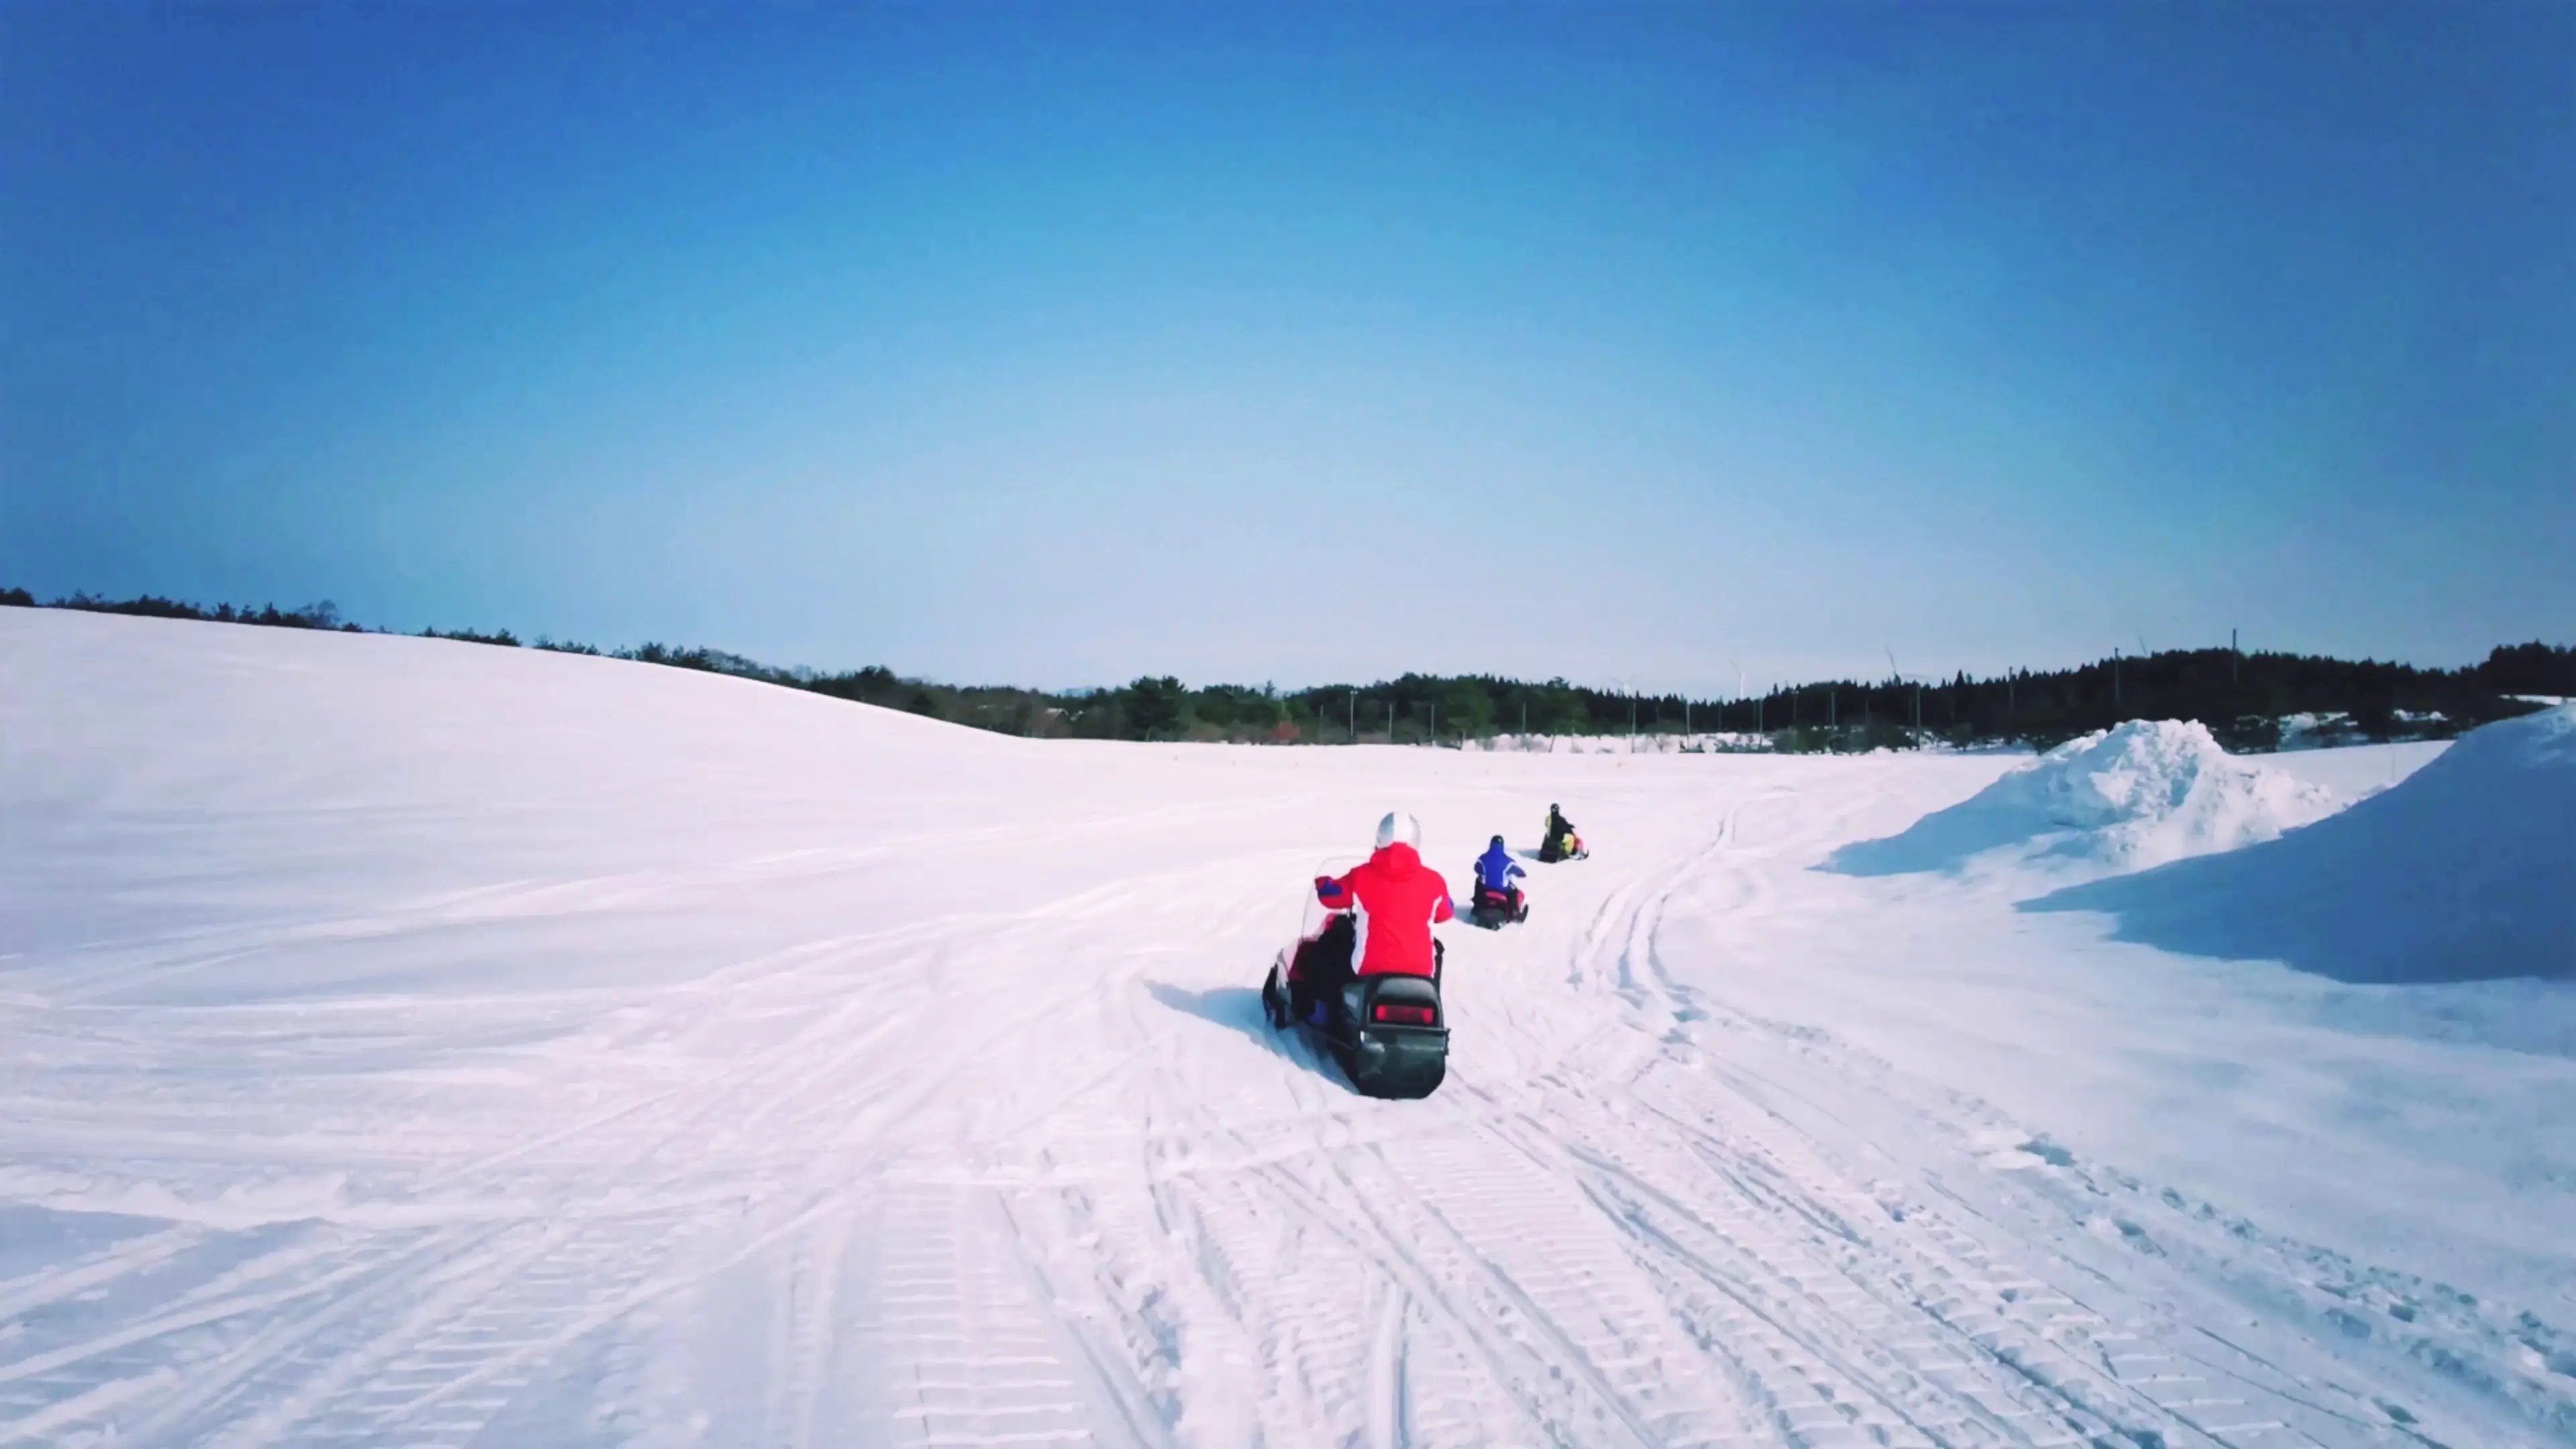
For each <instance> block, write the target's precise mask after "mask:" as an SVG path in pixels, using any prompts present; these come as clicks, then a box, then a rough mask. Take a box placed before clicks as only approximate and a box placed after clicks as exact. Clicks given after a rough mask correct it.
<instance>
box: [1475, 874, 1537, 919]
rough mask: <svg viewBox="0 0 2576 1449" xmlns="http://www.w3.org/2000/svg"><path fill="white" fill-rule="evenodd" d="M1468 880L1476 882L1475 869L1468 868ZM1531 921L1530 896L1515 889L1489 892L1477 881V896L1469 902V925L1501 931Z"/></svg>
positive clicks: (1482, 883)
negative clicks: (1506, 927)
mask: <svg viewBox="0 0 2576 1449" xmlns="http://www.w3.org/2000/svg"><path fill="white" fill-rule="evenodd" d="M1467 878H1468V879H1469V880H1475V878H1476V872H1475V867H1473V866H1469V867H1468V868H1467ZM1528 919H1529V896H1528V895H1527V894H1526V893H1524V892H1522V891H1521V890H1520V889H1518V888H1517V887H1515V888H1514V889H1511V890H1507V891H1489V890H1487V889H1485V885H1484V882H1482V881H1477V883H1476V894H1475V896H1474V897H1473V898H1472V899H1470V900H1469V901H1468V902H1467V923H1468V924H1469V925H1471V926H1482V927H1484V928H1485V929H1486V930H1488V931H1499V930H1501V929H1502V928H1503V927H1505V926H1509V925H1515V924H1517V923H1519V922H1522V921H1526V920H1528Z"/></svg>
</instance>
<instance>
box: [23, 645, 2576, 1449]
mask: <svg viewBox="0 0 2576 1449" xmlns="http://www.w3.org/2000/svg"><path fill="white" fill-rule="evenodd" d="M2463 748H2464V749H2465V748H2466V746H2463ZM2434 753H2435V752H2434V751H2433V750H2431V749H2429V748H2425V747H2407V748H2404V749H2400V750H2396V751H2340V752H2323V753H2320V754H2317V755H2307V756H2299V757H2297V758H2296V759H2292V758H2290V757H2281V758H2280V759H2278V760H2276V761H2273V762H2269V766H2270V767H2271V768H2276V769H2280V770H2285V771H2289V772H2290V773H2291V774H2292V775H2293V776H2295V777H2296V778H2298V779H2302V780H2307V781H2309V782H2310V783H2314V784H2319V785H2323V786H2326V787H2331V788H2332V789H2333V790H2335V791H2336V792H2337V793H2338V794H2339V795H2340V796H2341V797H2342V798H2344V799H2351V798H2354V797H2356V796H2358V795H2360V794H2361V793H2363V792H2364V791H2365V790H2367V789H2369V788H2375V787H2377V786H2379V785H2381V784H2383V783H2386V781H2384V780H2383V779H2382V778H2381V777H2383V776H2385V777H2387V778H2388V780H2394V779H2395V778H2397V777H2399V776H2400V775H2402V773H2403V772H2404V770H2406V769H2409V768H2412V767H2413V766H2415V765H2417V764H2420V763H2421V762H2422V761H2423V760H2424V759H2426V758H2429V757H2430V756H2431V755H2432V754H2434ZM2202 763H2207V762H2202ZM2027 764H2028V761H2027V760H2026V759H2015V758H2011V757H1955V756H1954V757H1906V756H1875V757H1868V758H1860V759H1832V758H1812V757H1793V758H1775V757H1766V756H1755V755H1723V754H1717V755H1669V756H1666V755H1656V756H1646V755H1639V756H1622V755H1575V754H1558V755H1546V754H1520V753H1510V752H1503V753H1492V754H1483V753H1466V752H1459V751H1431V750H1412V749H1367V748H1362V749H1333V750H1269V749H1251V748H1227V747H1215V746H1198V747H1192V746H1169V747H1165V746H1134V745H1112V744H1085V743H1056V744H1037V743H1030V742H1023V741H1018V740H1011V739H1004V738H999V737H994V736H989V735H981V734H973V733H969V732H965V731H961V730H952V729H949V728H946V727H943V726H938V725H933V724H928V723H925V722H923V721H920V720H916V719H912V718H909V717H905V716H900V715H892V714H887V713H884V712H880V711H874V710H869V709H866V708H862V707H858V706H852V705H846V704H841V703H838V702H835V701H831V700H827V699H821V698H817V697H813V696H807V695H802V694H798V693H796V692H793V691H789V690H783V689H776V688H771V687H767V686H762V685H757V684H752V683H746V682H743V681H739V680H733V679H726V678H720V677H714V676H708V675H699V674H691V673H687V672H683V671H678V670H669V669H657V668H653V667H650V666H643V665H632V664H624V663H619V662H615V661H608V660H599V659H588V658H578V657H564V656H553V655H539V654H534V653H526V652H520V651H513V650H505V649H494V648H487V647H482V646H476V645H471V644H458V643H450V642H444V641H433V640H416V639H399V638H383V637H361V636H342V635H320V634H304V633H297V632H293V631H286V630H267V629H249V628H233V627H227V626H220V625H198V624H182V623H170V622H162V621H149V620H132V619H119V618H104V617H96V616H85V615H74V614H62V613H51V612H36V611H28V610H0V1442H27V1443H42V1444H105V1443H114V1444H117V1445H120V1446H126V1445H137V1444H188V1445H194V1444H305V1443H321V1442H326V1441H327V1442H356V1443H384V1444H404V1445H424V1444H427V1445H439V1444H444V1445H469V1444H471V1445H487V1446H503V1445H507V1446H518V1445H535V1444H557V1443H635V1444H681V1443H702V1444H710V1445H736V1444H755V1443H757V1444H932V1443H938V1444H1001V1443H1047V1442H1068V1443H1069V1442H1098V1443H1112V1444H1149V1445H1163V1444H1191V1445H1222V1446H1233V1445H1244V1444H1253V1443H1268V1444H1274V1445H1306V1444H1339V1443H1351V1444H1371V1445H1384V1444H1399V1443H1401V1444H1421V1445H1435V1444H1474V1445H1492V1444H1538V1443H1549V1442H1562V1443H1577V1444H1698V1443H1769V1442H1776V1443H1808V1444H1841V1443H1854V1444H1861V1443H1885V1444H1940V1445H1973V1444H2097V1443H2098V1444H2115V1445H2130V1446H2146V1445H2195V1444H2211V1443H2222V1444H2231V1445H2239V1444H2241V1445H2255V1446H2271V1445H2296V1444H2331V1445H2341V1444H2378V1443H2389V1444H2401V1443H2402V1444H2416V1443H2421V1442H2424V1441H2425V1440H2432V1441H2438V1442H2442V1443H2449V1444H2522V1443H2544V1442H2552V1441H2556V1440H2565V1439H2567V1438H2569V1437H2571V1436H2576V1333H2571V1329H2576V1251H2571V1249H2570V1247H2569V1243H2568V1235H2567V1232H2566V1224H2567V1223H2568V1222H2570V1221H2576V1127H2571V1125H2570V1123H2571V1118H2570V1116H2569V1114H2568V1113H2567V1112H2566V1110H2565V1104H2566V1103H2567V1102H2568V1101H2570V1100H2576V1095H2571V1089H2576V1030H2571V1029H2569V1023H2571V1022H2576V1011H2571V1010H2570V1002H2569V999H2568V996H2567V993H2566V991H2565V990H2564V989H2562V988H2560V987H2556V986H2551V985H2544V984H2537V983H2531V982H2498V983H2487V984H2479V985H2425V986H2407V987H2367V988H2366V987H2355V986H2349V985H2344V984H2341V983H2338V982H2335V981H2333V980H2330V979H2327V978H2325V977H2323V976H2320V975H2317V974H2314V973H2304V972H2298V971H2293V970H2290V969H2288V968H2286V967H2282V966H2278V965H2271V964H2266V963H2262V962H2248V961H2234V960H2213V959H2208V958H2205V957H2201V956H2180V955H2170V954H2166V953H2164V952H2162V951H2159V950H2155V949H2152V948H2150V947H2148V946H2144V945H2140V944H2136V943H2131V942H2122V941H2117V940H2113V939H2110V937H2109V934H2108V932H2109V931H2110V930H2111V929H2112V928H2113V922H2112V919H2111V918H2108V917H2105V916H2102V915H2098V914H2094V913H2091V912H2050V913H2046V914H2032V913H2027V912H2018V911H2015V910H2014V909H2013V908H2012V907H2013V906H2014V905H2015V904H2016V903H2017V902H2019V901H2022V900H2026V899H2028V898H2029V897H2031V896H2032V895H2035V894H2037V893H2038V892H2039V891H2040V890H2041V889H2042V888H2043V887H2044V886H2045V885H2048V884H2053V883H2054V881H2053V880H2052V879H2050V878H2047V877H2043V876H2041V875H2039V874H2036V873H2024V872H2022V871H2020V870H2018V869H2016V868H2011V867H2007V866H1998V867H1997V868H1995V869H1992V870H1983V871H1979V872H1975V873H1969V874H1955V873H1947V872H1938V871H1936V872H1932V873H1928V874H1927V873H1891V874H1871V875H1859V874H1853V873H1850V872H1847V871H1842V870H1829V869H1823V868H1820V867H1822V866H1824V864H1825V863H1826V861H1827V860H1828V858H1829V857H1831V856H1833V854H1834V853H1835V852H1836V851H1837V850H1839V849H1841V848H1842V847H1845V846H1848V845H1851V844H1853V843H1855V842H1859V841H1865V840H1883V839H1887V838H1890V837H1896V836H1899V835H1902V834H1903V833H1904V832H1906V831H1907V830H1908V828H1909V827H1912V826H1913V825H1914V824H1915V822H1917V821H1918V820H1920V819H1922V818H1923V817H1924V816H1926V815H1929V814H1932V813H1933V812H1936V811H1940V810H1944V809H1947V808H1949V807H1952V806H1955V805H1958V804H1960V803H1961V802H1963V801H1965V800H1968V799H1969V798H1970V797H1972V796H1975V795H1976V794H1977V793H1978V792H1979V791H1981V790H1983V789H1985V788H1986V787H1987V786H1990V785H1992V784H1994V783H1995V782H1996V781H1997V780H1998V779H2000V778H2002V777H2003V776H2004V775H2005V773H2006V772H2008V771H2012V770H2015V769H2019V768H2022V767H2024V766H2026V765H2027ZM2212 768H2213V769H2217V768H2220V767H2216V766H2212ZM2213 778H2216V777H2215V776H2213ZM2428 778H2429V777H2428ZM2267 788H2274V787H2267ZM2185 793H2186V794H2187V793H2188V791H2186V792H2185ZM2404 794H2405V790H2404V788H2402V787H2401V788H2400V789H2399V790H2396V791H2392V792H2389V793H2388V794H2387V795H2386V796H2385V797H2384V799H2385V800H2386V802H2387V803H2388V804H2389V805H2391V806H2394V805H2396V804H2398V803H2399V801H2400V799H2401V797H2402V796H2403V795H2404ZM1552 800H1553V801H1558V802H1561V803H1562V804H1563V805H1564V806H1565V808H1566V811H1567V813H1568V814H1569V815H1571V816H1572V817H1573V818H1574V819H1575V820H1576V822H1577V823H1578V824H1579V825H1580V826H1581V827H1582V829H1583V831H1584V834H1585V836H1586V838H1587V840H1589V841H1590V842H1591V843H1592V844H1593V846H1594V848H1595V851H1596V853H1595V856H1594V858H1593V859H1591V860H1589V861H1585V862H1580V863H1575V864H1569V865H1563V866H1554V867H1535V866H1534V867H1533V870H1534V871H1535V873H1536V879H1535V881H1534V884H1533V889H1532V894H1533V899H1534V913H1533V917H1532V919H1531V921H1530V923H1529V924H1528V925H1527V926H1525V927H1522V928H1518V929H1516V930H1514V931H1510V932H1507V933H1504V934H1499V935H1484V934H1480V933H1476V932H1473V931H1468V930H1465V929H1461V928H1452V929H1451V931H1450V932H1449V939H1450V941H1451V956H1450V963H1451V964H1450V975H1449V979H1450V998H1451V999H1450V1008H1451V1013H1452V1020H1453V1023H1454V1026H1455V1028H1456V1033H1457V1036H1456V1049H1455V1056H1454V1058H1453V1061H1452V1069H1451V1077H1450V1081H1449V1083H1448V1085H1447V1086H1445V1087H1444V1088H1443V1089H1442V1090H1441V1092H1440V1094H1439V1095H1437V1096H1436V1097H1434V1098H1432V1099H1430V1100H1429V1101H1426V1102H1419V1103H1380V1102H1371V1101H1366V1100H1362V1099H1358V1098H1355V1097H1353V1096H1352V1095H1350V1093H1349V1092H1348V1091H1347V1089H1346V1088H1345V1087H1344V1086H1343V1085H1342V1084H1341V1082H1340V1081H1339V1080H1338V1078H1337V1077H1336V1076H1335V1075H1334V1073H1333V1071H1332V1069H1331V1068H1330V1067H1329V1066H1325V1065H1322V1064H1320V1063H1318V1062H1317V1061H1316V1060H1315V1058H1314V1057H1313V1055H1312V1054H1311V1053H1310V1052H1309V1051H1308V1050H1306V1049H1305V1048H1304V1047H1303V1046H1302V1045H1300V1044H1298V1043H1296V1042H1292V1041H1283V1040H1280V1039H1277V1038H1274V1037H1273V1036H1271V1034H1270V1033H1269V1032H1268V1031H1267V1029H1266V1028H1265V1027H1264V1026H1263V1025H1262V1023H1261V1021H1260V1017H1259V1009H1258V1005H1257V1002H1256V1000H1255V994H1254V987H1255V986H1256V985H1257V983H1258V980H1259V977H1260V974H1261V972H1262V970H1263V969H1264V968H1265V967H1266V966H1267V964H1268V962H1269V959H1270V955H1271V953H1272V951H1273V950H1274V949H1276V947H1277V946H1278V945H1279V944H1280V943H1281V941H1282V938H1283V937H1284V936H1285V935H1286V934H1287V933H1288V932H1289V931H1290V930H1291V929H1292V928H1293V927H1294V926H1295V924H1296V922H1297V920H1298V917H1299V906H1300V894H1299V892H1300V887H1301V883H1302V882H1303V881H1305V880H1306V879H1307V878H1308V877H1309V876H1311V875H1312V874H1313V873H1314V870H1315V868H1316V866H1317V864H1318V862H1319V861H1321V860H1323V859H1324V858H1326V857H1332V856H1346V855H1348V854H1349V853H1350V852H1352V851H1353V850H1355V849H1357V848H1359V847H1361V846H1363V845H1364V844H1365V842H1366V837H1367V832H1368V830H1369V828H1370V826H1371V825H1372V823H1373V822H1374V821H1375V820H1376V818H1377V816H1378V815H1379V814H1380V813H1381V812H1383V811H1384V810H1386V809H1388V808H1391V807H1395V806H1402V807H1405V808H1409V809H1412V810H1414V811H1416V812H1418V813H1419V814H1420V815H1421V816H1422V818H1423V820H1424V822H1425V825H1426V827H1427V830H1428V832H1429V836H1430V839H1429V849H1428V853H1429V855H1430V856H1431V858H1432V861H1433V863H1434V864H1435V865H1439V866H1442V867H1444V868H1447V869H1449V870H1451V871H1452V872H1453V875H1454V873H1455V872H1456V871H1457V870H1459V869H1460V868H1462V867H1463V866H1464V864H1465V862H1466V860H1467V858H1468V857H1469V856H1470V855H1471V854H1472V853H1473V852H1474V850H1475V849H1476V848H1477V847H1479V846H1480V845H1481V844H1482V843H1483V841H1484V840H1485V838H1486V837H1487V836H1488V835H1489V834H1491V833H1493V832H1496V831H1503V832H1506V833H1508V834H1510V835H1511V836H1512V837H1513V838H1514V839H1515V840H1516V841H1520V842H1524V843H1526V842H1527V841H1528V839H1529V838H1530V837H1531V836H1533V835H1534V834H1535V831H1536V825H1537V822H1538V820H1539V818H1540V816H1541V815H1542V814H1543V812H1544V810H1545V808H1546V806H1547V804H1548V803H1549V802H1550V801H1552ZM2356 818H2357V817H2356ZM2392 818H2395V817H2392ZM2333 823H2334V822H2333V821H2331V820H2330V821H2329V822H2328V824H2329V825H2331V824H2333ZM2324 828H2325V827H2324V826H2319V827H2314V828H2313V829H2315V830H2323V829H2324ZM2300 838H2301V833H2296V832H2294V833H2293V834H2292V835H2290V836H2288V837H2286V838H2285V839H2284V840H2283V841H2282V845H2283V846H2287V845H2290V844H2293V843H2295V842H2296V841H2298V840H2299V839H2300ZM2257 848H2260V847H2257ZM2212 858H2213V859H2221V858H2224V857H2212ZM2133 878H2134V879H2144V877H2133Z"/></svg>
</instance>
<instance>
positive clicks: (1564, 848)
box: [1538, 830, 1592, 865]
mask: <svg viewBox="0 0 2576 1449" xmlns="http://www.w3.org/2000/svg"><path fill="white" fill-rule="evenodd" d="M1591 853H1592V852H1591V851H1589V850H1586V849H1585V848H1584V846H1583V837H1582V836H1580V835H1577V834H1575V833H1574V832H1573V831H1571V830H1569V831H1567V832H1565V833H1564V834H1563V835H1558V836H1551V837H1549V838H1548V839H1546V840H1542V841H1540V842H1539V843H1538V858H1539V860H1540V862H1541V863H1543V864H1546V865H1554V864H1556V863H1557V862H1558V861H1560V860H1581V859H1583V858H1584V857H1586V856H1588V855H1590V854H1591Z"/></svg>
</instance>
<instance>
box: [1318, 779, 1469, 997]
mask: <svg viewBox="0 0 2576 1449" xmlns="http://www.w3.org/2000/svg"><path fill="white" fill-rule="evenodd" d="M1421 845H1422V822H1420V821H1418V820H1416V819H1414V818H1413V817H1412V816H1411V815H1408V814H1406V813H1405V812H1403V811H1401V810H1398V811H1395V812H1393V813H1392V814H1390V815H1388V816H1387V817H1386V818H1385V819H1384V820H1381V821H1379V822H1378V826H1377V853H1376V854H1374V855H1372V856H1370V857H1369V858H1368V861H1367V863H1366V864H1363V865H1361V866H1359V867H1358V868H1356V869H1354V870H1352V871H1351V872H1350V874H1348V875H1345V876H1343V877H1342V878H1340V879H1339V880H1335V879H1334V878H1333V877H1331V876H1328V875H1325V876H1317V877H1316V878H1315V898H1316V899H1317V900H1320V901H1322V902H1323V903H1324V905H1325V907H1326V908H1327V909H1329V910H1336V911H1348V912H1350V913H1351V918H1352V924H1353V927H1354V939H1353V941H1352V943H1351V965H1352V968H1353V969H1354V970H1355V971H1356V973H1357V974H1358V975H1361V976H1436V975H1438V970H1439V957H1438V956H1437V954H1436V953H1435V952H1434V951H1433V949H1432V944H1431V928H1432V927H1433V926H1436V925H1438V924H1440V923H1441V922H1442V921H1447V920H1451V919H1454V918H1455V915H1456V913H1455V912H1454V911H1452V910H1451V909H1450V905H1449V883H1448V882H1447V881H1445V880H1442V879H1441V878H1440V872H1438V871H1436V870H1433V869H1431V868H1430V867H1429V866H1426V865H1424V864H1423V863H1422V856H1421V853H1420V847H1421Z"/></svg>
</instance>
